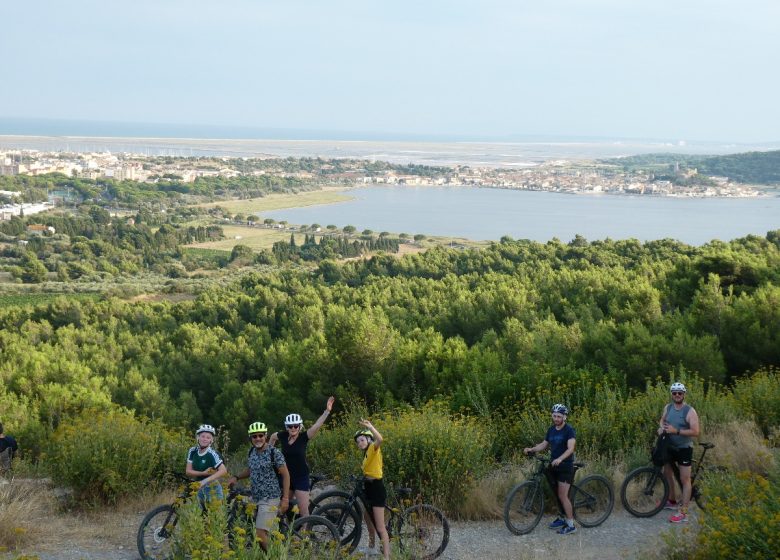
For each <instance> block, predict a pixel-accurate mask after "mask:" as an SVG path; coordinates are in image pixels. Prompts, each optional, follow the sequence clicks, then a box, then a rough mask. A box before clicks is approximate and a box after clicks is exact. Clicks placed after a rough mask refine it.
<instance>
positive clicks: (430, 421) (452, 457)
mask: <svg viewBox="0 0 780 560" xmlns="http://www.w3.org/2000/svg"><path fill="white" fill-rule="evenodd" d="M358 418H359V414H357V413H354V414H352V415H347V416H345V417H343V418H342V419H341V421H340V422H338V423H337V424H336V425H330V426H329V428H330V429H328V430H327V431H323V432H322V434H321V435H320V437H318V438H317V439H316V440H314V441H313V442H312V444H311V447H310V452H309V454H310V459H311V463H312V465H313V467H314V469H315V470H317V469H319V470H325V471H326V472H328V473H329V474H331V475H335V476H337V477H340V478H344V479H345V478H346V477H348V476H349V475H350V474H359V473H360V468H361V461H362V454H361V453H360V451H359V450H358V449H357V447H356V445H355V443H354V440H353V438H352V436H353V435H354V433H355V431H356V430H357V429H358V428H359V425H358V423H357V419H358ZM372 422H373V423H374V425H375V426H376V428H377V429H378V430H379V432H380V433H381V434H382V436H383V438H384V443H383V444H382V456H383V458H384V479H385V483H386V485H387V486H388V490H390V489H391V486H409V487H411V488H412V489H413V491H414V493H415V494H419V495H420V496H421V497H422V499H423V500H425V501H426V502H431V503H435V504H437V505H439V506H440V507H442V508H444V509H445V510H447V511H450V512H455V511H457V510H458V508H459V506H460V504H461V503H462V502H463V500H464V499H465V497H466V495H467V493H468V492H469V490H470V488H471V487H472V486H473V484H474V483H475V481H476V480H477V478H478V477H480V476H481V475H483V474H484V473H485V472H486V471H487V470H488V469H489V468H490V466H491V464H492V459H491V456H490V448H491V444H492V441H491V439H492V436H491V434H490V431H489V429H488V427H487V426H483V425H480V424H479V423H478V421H477V420H476V419H474V418H466V417H463V416H452V415H450V414H448V413H447V412H445V411H444V407H443V406H440V405H437V404H429V405H426V406H424V407H423V408H422V409H421V410H412V409H400V410H396V411H392V412H385V413H382V414H380V415H377V416H374V417H373V418H372Z"/></svg>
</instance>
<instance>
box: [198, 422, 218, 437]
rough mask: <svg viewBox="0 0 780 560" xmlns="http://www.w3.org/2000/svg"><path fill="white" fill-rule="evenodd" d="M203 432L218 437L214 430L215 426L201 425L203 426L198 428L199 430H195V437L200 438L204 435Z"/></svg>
mask: <svg viewBox="0 0 780 560" xmlns="http://www.w3.org/2000/svg"><path fill="white" fill-rule="evenodd" d="M203 432H208V433H210V434H211V435H212V436H215V435H217V431H216V430H215V429H214V426H212V425H211V424H201V425H200V426H199V427H198V429H197V430H195V435H196V436H199V435H200V434H202V433H203Z"/></svg>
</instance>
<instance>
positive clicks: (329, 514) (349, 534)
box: [312, 502, 363, 553]
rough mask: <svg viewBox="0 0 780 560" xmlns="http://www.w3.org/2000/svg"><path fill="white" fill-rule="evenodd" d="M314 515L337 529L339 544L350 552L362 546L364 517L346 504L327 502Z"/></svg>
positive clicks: (313, 512) (316, 509)
mask: <svg viewBox="0 0 780 560" xmlns="http://www.w3.org/2000/svg"><path fill="white" fill-rule="evenodd" d="M312 514H314V515H316V516H321V517H324V518H325V519H327V520H328V521H330V522H331V523H332V524H333V525H334V526H335V527H336V533H337V535H338V537H339V542H340V544H341V546H343V547H344V548H345V549H346V550H347V551H348V552H350V553H351V552H353V551H354V550H355V549H356V548H357V546H358V544H360V534H361V532H362V527H363V516H362V515H361V513H360V512H358V511H356V510H355V509H354V508H351V507H349V506H347V504H346V503H344V502H325V503H324V504H322V505H320V506H317V507H316V508H314V509H313V510H312Z"/></svg>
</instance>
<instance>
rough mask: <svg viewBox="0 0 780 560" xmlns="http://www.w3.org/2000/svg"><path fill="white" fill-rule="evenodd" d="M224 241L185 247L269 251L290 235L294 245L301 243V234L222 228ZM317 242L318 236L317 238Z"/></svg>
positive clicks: (259, 228) (246, 228)
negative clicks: (242, 248) (292, 237)
mask: <svg viewBox="0 0 780 560" xmlns="http://www.w3.org/2000/svg"><path fill="white" fill-rule="evenodd" d="M222 231H223V232H224V233H225V239H221V240H219V241H206V242H204V243H193V244H192V245H187V247H192V248H196V249H212V250H218V251H232V250H233V247H235V246H236V245H246V246H247V247H250V248H251V249H252V250H255V251H259V250H260V249H270V248H271V247H273V244H274V243H276V242H277V241H289V240H290V234H291V233H295V234H296V235H295V241H296V243H299V244H300V243H303V236H304V234H303V233H302V232H291V231H287V230H282V229H267V228H264V227H249V226H233V225H230V226H222ZM317 239H318V240H319V236H317Z"/></svg>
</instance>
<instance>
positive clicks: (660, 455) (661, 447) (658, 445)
mask: <svg viewBox="0 0 780 560" xmlns="http://www.w3.org/2000/svg"><path fill="white" fill-rule="evenodd" d="M668 448H669V434H667V433H666V432H662V433H661V434H659V436H658V438H657V439H656V440H655V445H654V446H653V448H652V450H651V451H650V458H651V459H652V460H653V464H654V465H655V466H656V467H663V466H664V465H665V464H666V463H667V462H668V461H667V456H668Z"/></svg>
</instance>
